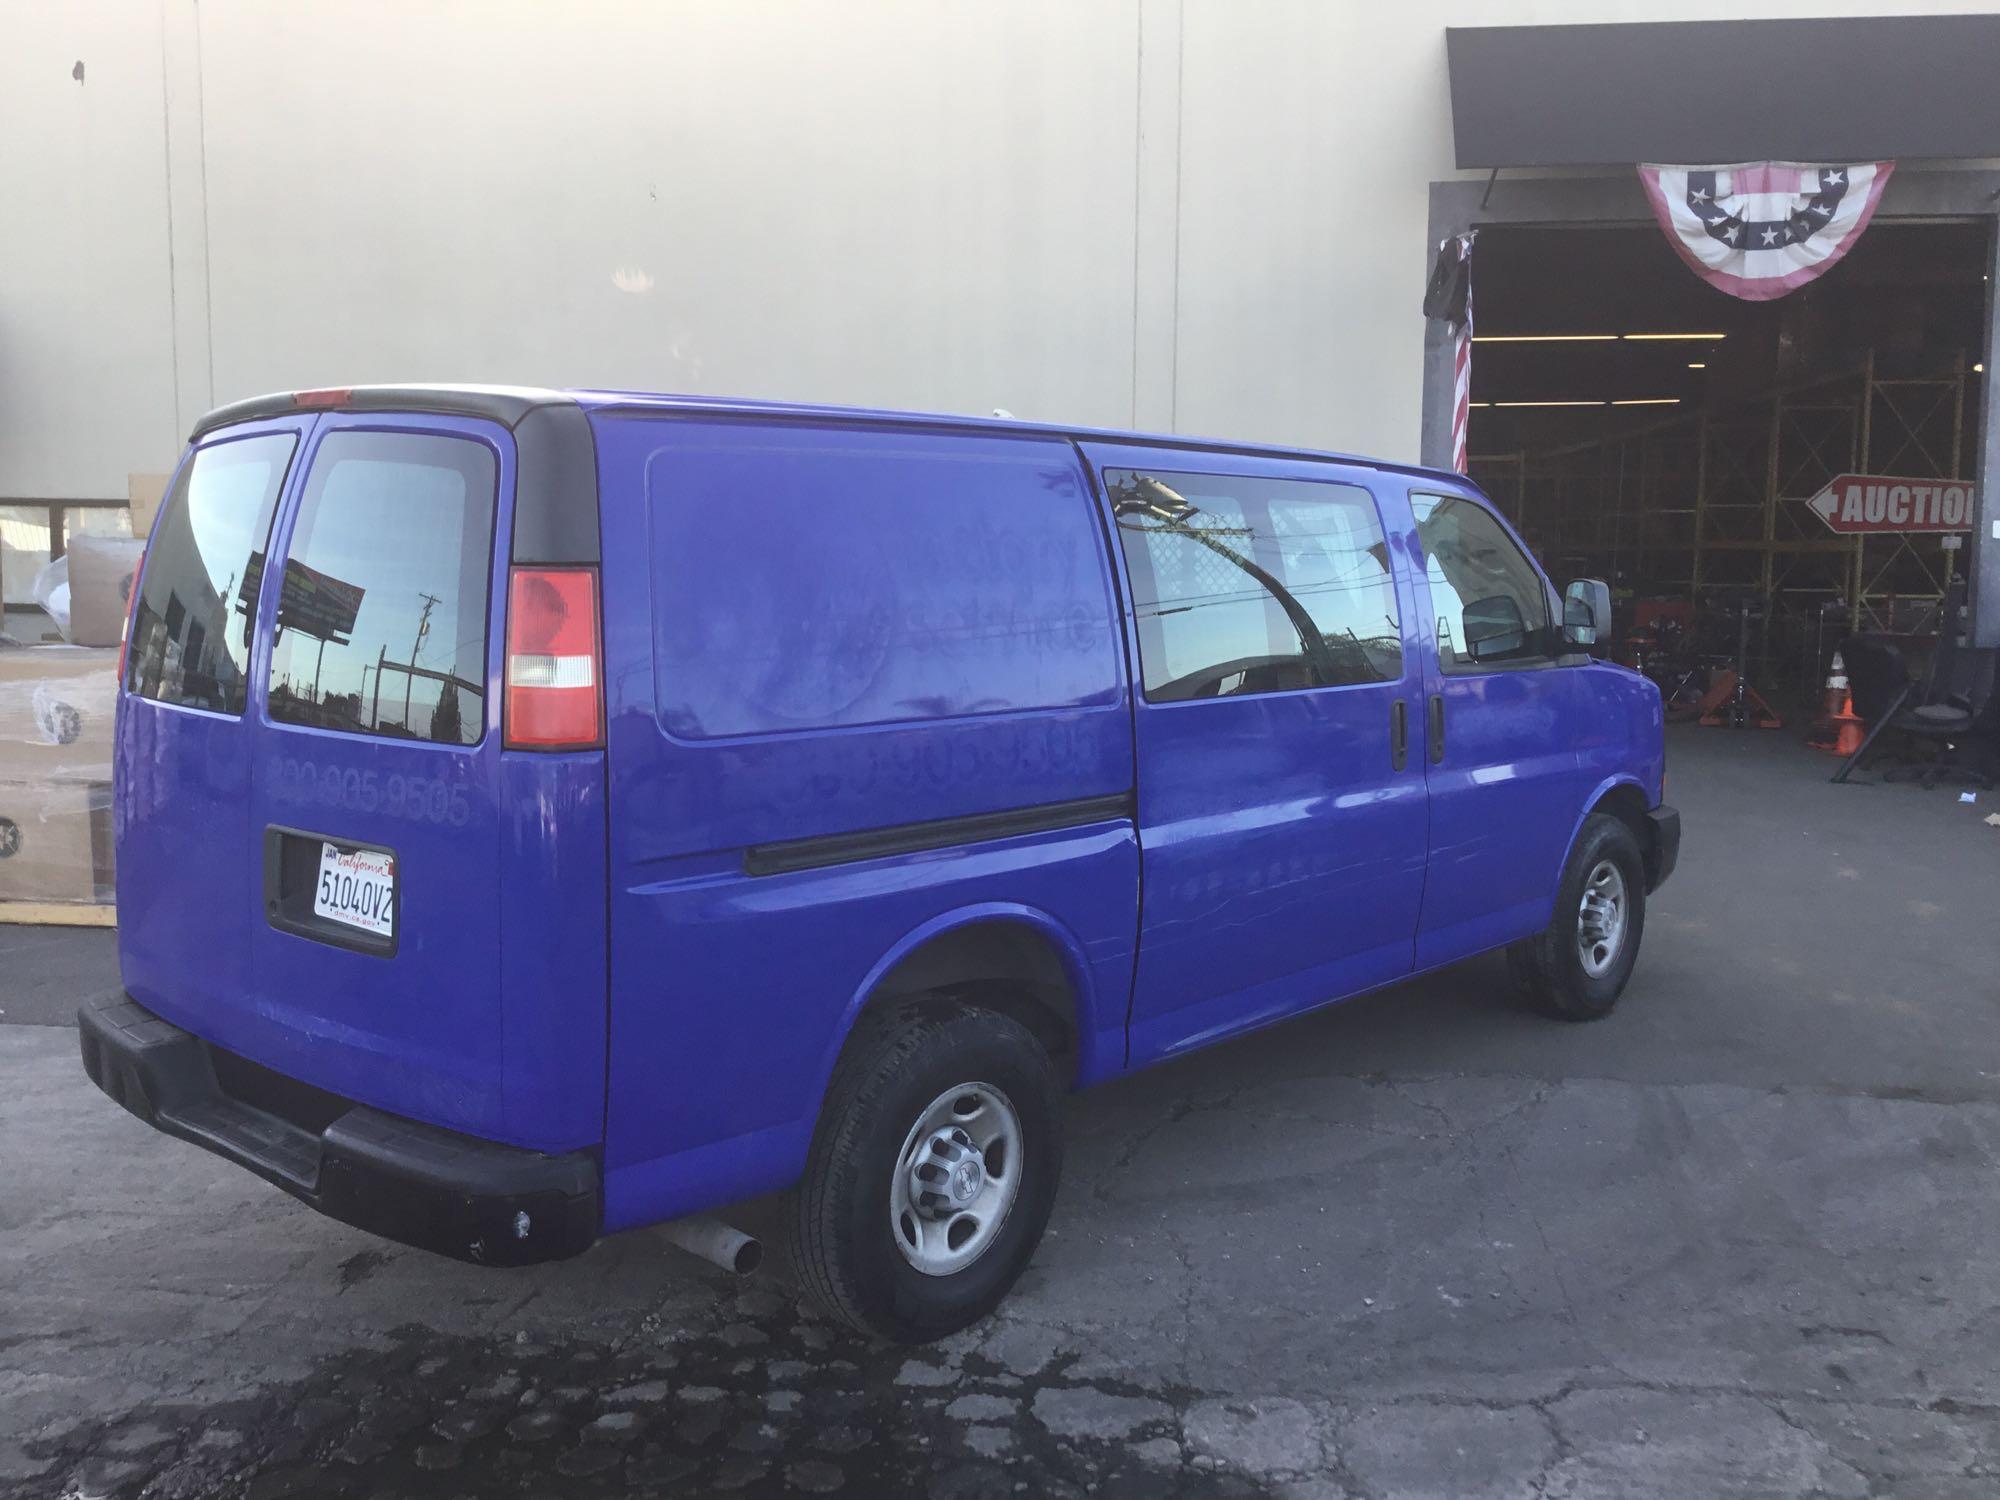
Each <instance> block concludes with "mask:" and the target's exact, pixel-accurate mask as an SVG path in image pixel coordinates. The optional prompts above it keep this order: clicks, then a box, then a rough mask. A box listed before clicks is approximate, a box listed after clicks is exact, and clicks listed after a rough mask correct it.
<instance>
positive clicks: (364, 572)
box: [259, 432, 497, 745]
mask: <svg viewBox="0 0 2000 1500" xmlns="http://www.w3.org/2000/svg"><path fill="white" fill-rule="evenodd" d="M496 477H497V471H496V469H495V465H494V460H493V455H492V453H491V451H490V450H489V449H487V448H486V447H485V445H483V444H481V443H477V442H474V441H472V440H470V439H466V438H456V437H446V436H443V435H442V434H433V433H391V432H335V433H332V434H330V435H329V436H327V437H326V438H325V439H324V440H323V441H322V442H321V443H320V445H319V448H318V449H317V451H316V452H315V454H314V457H313V463H312V471H311V473H309V474H308V475H307V476H306V482H305V493H304V495H303V496H302V498H301V499H300V502H299V514H298V520H297V522H296V524H295V525H294V526H293V528H292V540H291V546H290V549H289V551H290V555H289V556H288V557H287V559H286V561H285V582H284V590H283V593H282V594H281V595H280V597H279V600H278V630H277V635H276V638H275V639H274V640H273V642H272V647H271V681H270V706H271V715H272V717H273V718H276V719H283V720H286V721H288V722H290V723H295V724H312V725H316V726H318V727H321V728H325V729H339V730H345V731H347V732H349V733H355V734H371V735H382V736H385V737H388V738H391V739H416V740H432V741H441V742H443V743H445V744H462V745H470V744H475V743H477V742H478V740H479V738H480V736H481V734H482V733H483V732H484V730H485V723H486V712H485V701H486V617H487V584H488V575H489V573H490V571H491V567H492V538H493V495H494V486H495V481H496ZM259 566H260V567H261V561H260V564H259Z"/></svg>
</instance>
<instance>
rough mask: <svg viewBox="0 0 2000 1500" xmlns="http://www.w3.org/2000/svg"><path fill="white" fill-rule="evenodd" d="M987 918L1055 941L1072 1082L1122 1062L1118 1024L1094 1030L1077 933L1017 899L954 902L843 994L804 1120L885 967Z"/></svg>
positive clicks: (1093, 1001)
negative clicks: (1071, 1025)
mask: <svg viewBox="0 0 2000 1500" xmlns="http://www.w3.org/2000/svg"><path fill="white" fill-rule="evenodd" d="M989 922H1016V923H1021V924H1024V925H1026V926H1028V927H1031V928H1033V929H1034V930H1035V931H1036V932H1038V933H1040V934H1041V935H1042V936H1043V937H1045V938H1047V939H1048V940H1049V941H1050V942H1051V943H1052V944H1053V945H1054V946H1055V950H1056V954H1057V956H1058V957H1059V958H1060V959H1061V961H1062V966H1063V975H1064V977H1065V978H1066V979H1068V980H1069V985H1070V993H1071V995H1072V996H1073V997H1074V1000H1073V1004H1074V1009H1075V1023H1076V1052H1077V1055H1076V1074H1075V1077H1074V1079H1073V1080H1072V1084H1073V1086H1074V1087H1078V1088H1081V1087H1083V1086H1084V1085H1085V1084H1086V1083H1091V1082H1095V1081H1096V1080H1097V1079H1100V1078H1103V1077H1105V1076H1107V1075H1108V1074H1110V1073H1112V1072H1115V1071H1117V1069H1118V1068H1119V1067H1120V1066H1122V1064H1123V1062H1124V1035H1123V1030H1122V1027H1121V1029H1120V1031H1119V1033H1118V1034H1117V1035H1115V1036H1113V1037H1111V1038H1106V1037H1104V1036H1103V1035H1102V1034H1101V1033H1100V1031H1099V1027H1098V1020H1097V1017H1098V1006H1097V991H1096V986H1095V984H1094V983H1093V982H1092V980H1091V972H1090V964H1089V961H1088V960H1087V959H1086V958H1085V956H1084V949H1083V944H1082V943H1081V942H1080V941H1078V939H1077V936H1076V934H1075V933H1074V932H1072V931H1071V930H1070V929H1069V927H1068V926H1067V925H1066V924H1065V923H1064V922H1062V921H1061V920H1060V919H1059V918H1057V917H1055V916H1052V915H1051V914H1049V913H1048V912H1046V911H1043V910H1042V909H1041V908H1040V907H1038V906H1028V905H1026V904H1024V903H1022V902H1018V901H982V902H978V903H975V904H974V905H971V906H960V907H955V908H953V909H952V910H950V911H948V912H944V913H941V914H940V915H938V916H935V917H932V918H931V919H930V920H929V921H927V922H925V923H923V924H922V925H920V926H918V927H914V928H912V929H911V930H910V931H909V932H907V933H905V934H904V935H903V936H902V937H901V938H899V939H898V940H897V941H896V942H895V944H894V945H892V946H891V947H890V948H889V950H888V951H887V952H886V953H884V954H883V955H882V956H881V958H879V959H877V960H876V962H875V964H874V966H873V967H872V968H870V969H869V971H868V973H867V976H866V977H865V978H864V979H863V980H862V981H861V983H860V984H859V985H858V986H857V987H856V988H855V991H854V993H853V994H852V995H851V996H849V997H848V1000H847V1003H846V1005H845V1006H844V1007H843V1008H842V1010H841V1015H840V1022H839V1024H838V1025H837V1026H835V1027H834V1028H833V1032H832V1035H831V1036H830V1037H829V1039H828V1041H827V1046H826V1049H825V1051H824V1052H823V1053H822V1054H821V1057H820V1062H819V1074H818V1078H817V1080H816V1085H815V1088H814V1091H813V1097H812V1109H811V1111H810V1114H809V1115H808V1118H809V1119H817V1118H818V1116H819V1111H820V1106H821V1103H822V1101H824V1099H825V1098H826V1090H827V1085H828V1084H829V1083H830V1082H831V1081H832V1079H833V1070H834V1067H835V1065H836V1064H837V1063H838V1062H839V1061H840V1054H841V1050H842V1049H843V1048H844V1047H846V1045H847V1039H848V1038H849V1037H850V1036H852V1035H853V1033H854V1028H855V1026H856V1025H857V1024H859V1022H860V1020H861V1013H862V1011H864V1010H865V1009H866V1008H867V1006H868V1002H869V1000H870V999H871V998H872V997H873V996H874V994H875V991H876V990H877V989H878V988H880V986H881V983H882V981H883V980H884V979H885V978H887V977H888V975H889V973H890V971H891V970H893V969H894V968H895V967H896V965H897V964H899V963H901V962H902V961H903V960H904V959H906V958H908V957H909V956H910V955H911V954H912V953H914V952H916V951H917V949H919V948H921V947H922V946H923V945H924V944H926V943H928V942H931V941H932V940H933V939H936V938H939V937H943V936H944V935H945V934H947V933H950V932H955V931H957V930H958V929H960V928H963V927H972V926H976V925H981V924H984V923H989Z"/></svg>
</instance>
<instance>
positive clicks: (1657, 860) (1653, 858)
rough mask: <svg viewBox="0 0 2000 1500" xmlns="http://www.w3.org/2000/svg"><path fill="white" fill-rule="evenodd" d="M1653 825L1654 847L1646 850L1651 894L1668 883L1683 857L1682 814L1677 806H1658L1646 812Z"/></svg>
mask: <svg viewBox="0 0 2000 1500" xmlns="http://www.w3.org/2000/svg"><path fill="white" fill-rule="evenodd" d="M1646 821H1647V822H1648V823H1650V824H1651V825H1652V827H1653V837H1652V847H1651V848H1649V849H1648V850H1647V851H1646V890H1647V892H1648V893H1649V894H1650V893H1651V892H1653V891H1657V890H1658V889H1659V888H1660V887H1661V886H1663V885H1665V884H1666V883H1667V877H1668V876H1669V875H1671V874H1673V873H1674V866H1675V865H1676V864H1678V863H1680V857H1681V815H1680V811H1679V810H1678V809H1677V808H1672V807H1664V806H1663V807H1656V808H1654V809H1653V810H1652V811H1651V812H1649V813H1647V814H1646Z"/></svg>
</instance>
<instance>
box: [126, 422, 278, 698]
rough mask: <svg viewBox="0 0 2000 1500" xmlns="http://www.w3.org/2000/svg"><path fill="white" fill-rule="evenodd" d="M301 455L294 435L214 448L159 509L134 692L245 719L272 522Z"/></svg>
mask: <svg viewBox="0 0 2000 1500" xmlns="http://www.w3.org/2000/svg"><path fill="white" fill-rule="evenodd" d="M297 445H298V438H297V437H296V435H294V434H292V433H289V432H271V433H264V434H261V435H259V436H257V437H248V438H239V439H236V440H234V441H227V442H219V443H211V444H209V445H208V446H207V447H204V448H202V449H200V450H198V451H197V452H196V453H195V455H194V457H193V458H192V459H191V460H190V461H189V462H188V463H186V464H184V465H182V467H181V473H180V478H179V479H178V480H177V481H176V482H175V484H174V489H173V493H172V494H170V495H169V496H168V497H167V500H166V503H165V504H164V505H163V506H162V507H161V508H160V520H159V524H158V525H157V526H155V527H154V528H153V539H152V542H151V545H150V546H149V547H148V548H147V552H146V567H145V576H144V578H143V580H142V582H141V584H140V587H139V601H138V605H137V608H136V610H135V611H134V614H133V620H132V643H131V649H130V651H129V652H128V653H127V661H126V679H125V685H126V687H127V688H128V689H129V690H130V691H132V692H134V693H137V694H139V695H140V696H141V697H144V698H153V699H156V700H158V701H159V702H161V703H174V704H179V705H181V706H182V707H186V708H205V709H210V710H213V711H214V712H217V713H226V714H240V713H242V712H243V704H244V701H245V699H246V697H247V696H248V694H247V691H246V689H247V686H248V684H247V679H246V678H245V676H244V670H245V667H246V666H247V665H248V663H249V660H250V636H251V633H252V630H253V629H254V627H255V624H256V620H257V588H258V583H259V580H260V579H261V578H262V576H263V571H264V548H265V546H266V544H267V542H268V541H269V538H270V534H271V514H272V512H273V511H274V510H276V509H277V504H278V492H279V491H280V490H281V489H283V488H284V484H285V470H286V469H287V468H288V467H290V465H291V461H292V450H293V449H294V448H295V447H296V446H297Z"/></svg>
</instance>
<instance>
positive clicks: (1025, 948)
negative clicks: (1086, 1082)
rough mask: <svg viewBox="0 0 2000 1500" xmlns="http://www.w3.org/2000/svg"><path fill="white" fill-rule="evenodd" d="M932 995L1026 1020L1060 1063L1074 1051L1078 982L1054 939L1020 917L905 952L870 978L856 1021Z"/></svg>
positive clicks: (1068, 1061) (1070, 1060)
mask: <svg viewBox="0 0 2000 1500" xmlns="http://www.w3.org/2000/svg"><path fill="white" fill-rule="evenodd" d="M930 1000H955V1001H957V1002H959V1003H960V1004H964V1005H972V1006H977V1007H978V1008H980V1009H982V1010H990V1011H995V1012H997V1013H999V1014H1000V1015H1003V1016H1008V1017H1011V1018H1012V1019H1013V1020H1016V1021H1019V1022H1020V1023H1021V1024H1022V1025H1023V1026H1025V1027H1027V1028H1028V1030H1029V1031H1030V1032H1032V1033H1033V1034H1034V1036H1035V1039H1036V1040H1037V1041H1039V1042H1040V1043H1041V1044H1042V1046H1043V1047H1044V1048H1045V1049H1046V1050H1047V1051H1048V1054H1049V1056H1050V1058H1051V1059H1053V1060H1054V1061H1055V1062H1056V1063H1057V1065H1058V1071H1065V1070H1067V1069H1068V1068H1070V1067H1073V1066H1074V1063H1075V1058H1076V990H1075V987H1074V986H1073V985H1072V984H1071V983H1070V978H1069V973H1068V971H1067V970H1066V969H1065V968H1064V966H1063V961H1062V956H1061V955H1060V954H1059V953H1058V952H1057V950H1056V947H1055V945H1054V944H1053V943H1051V942H1050V941H1049V939H1048V938H1046V937H1044V936H1043V935H1042V934H1041V933H1039V932H1037V931H1036V930H1035V929H1034V928H1032V927H1030V926H1028V925H1027V924H1026V923H1022V922H1004V921H1001V922H980V923H976V924H974V925H972V926H968V927H958V928H954V929H953V930H952V931H950V932H945V933H940V934H939V935H938V936H937V937H934V938H932V939H931V940H930V941H929V942H927V943H925V944H923V945H922V946H921V947H919V948H917V949H915V950H914V951H912V952H910V953H907V954H905V955H904V956H903V957H902V958H901V959H899V960H898V961H897V963H896V966H895V967H894V968H893V969H891V970H890V971H889V972H888V973H887V974H885V975H883V976H882V980H881V982H880V983H879V984H877V985H876V986H875V992H874V993H873V994H872V995H870V996H869V997H868V1004H867V1006H866V1008H865V1009H864V1010H863V1012H862V1015H861V1019H860V1020H859V1021H858V1022H857V1023H856V1026H855V1029H856V1030H857V1031H859V1030H860V1029H861V1028H862V1027H863V1026H866V1025H868V1024H870V1023H871V1022H880V1021H885V1020H887V1018H888V1017H889V1016H890V1015H891V1014H892V1013H893V1012H895V1011H897V1010H902V1009H907V1008H908V1007H910V1006H913V1005H914V1006H918V1007H921V1006H922V1005H923V1004H924V1002H926V1001H930Z"/></svg>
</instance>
